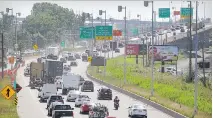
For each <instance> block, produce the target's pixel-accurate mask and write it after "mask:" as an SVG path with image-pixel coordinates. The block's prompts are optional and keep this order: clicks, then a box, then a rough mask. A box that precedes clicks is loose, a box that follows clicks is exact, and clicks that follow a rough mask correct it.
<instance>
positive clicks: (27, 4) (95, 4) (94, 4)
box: [0, 0, 212, 21]
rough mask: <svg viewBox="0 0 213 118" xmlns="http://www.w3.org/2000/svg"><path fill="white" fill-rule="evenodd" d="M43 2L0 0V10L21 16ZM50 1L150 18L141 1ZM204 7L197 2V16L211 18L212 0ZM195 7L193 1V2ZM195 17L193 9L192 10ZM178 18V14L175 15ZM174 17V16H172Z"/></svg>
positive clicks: (162, 5) (119, 16)
mask: <svg viewBox="0 0 213 118" xmlns="http://www.w3.org/2000/svg"><path fill="white" fill-rule="evenodd" d="M37 2H44V1H0V11H5V9H6V8H7V7H9V8H13V9H14V13H17V12H21V13H22V17H26V16H27V15H30V11H31V9H32V7H33V4H34V3H37ZM48 2H51V3H56V4H58V5H60V6H62V7H65V8H69V9H73V10H74V12H82V11H84V12H90V13H93V14H94V17H97V16H98V10H100V9H102V10H106V11H107V18H109V17H113V18H117V19H122V18H123V17H124V12H121V13H119V12H118V11H117V6H118V5H122V6H126V7H127V18H129V17H130V18H131V19H136V18H137V14H141V16H142V17H141V19H142V20H151V7H150V6H149V7H148V8H146V7H144V6H143V1H54V2H52V1H48ZM204 3H205V8H204V4H202V2H200V3H199V8H198V9H199V11H198V18H203V17H204V9H205V16H206V18H207V17H208V18H209V17H210V18H212V0H209V1H205V2H204ZM187 4H188V3H187V2H181V1H173V2H172V3H171V4H170V7H171V8H172V7H176V10H177V11H179V10H180V7H181V6H182V7H187V6H188V5H187ZM193 6H194V7H195V2H193ZM159 8H169V1H154V10H155V11H157V13H158V9H159ZM193 13H194V15H193V16H194V18H195V9H194V11H193ZM176 18H177V19H179V16H177V17H176ZM173 19H174V17H173ZM162 20H163V21H168V19H161V18H158V16H157V21H162Z"/></svg>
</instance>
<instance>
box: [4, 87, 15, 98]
mask: <svg viewBox="0 0 213 118" xmlns="http://www.w3.org/2000/svg"><path fill="white" fill-rule="evenodd" d="M15 93H16V92H15V91H14V89H13V87H11V86H10V85H7V86H5V87H4V89H2V90H1V94H2V95H3V96H4V97H5V98H6V99H7V100H9V99H10V98H11V97H12V96H13V95H14V94H15Z"/></svg>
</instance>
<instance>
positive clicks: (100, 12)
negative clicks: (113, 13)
mask: <svg viewBox="0 0 213 118" xmlns="http://www.w3.org/2000/svg"><path fill="white" fill-rule="evenodd" d="M103 13H105V26H106V10H105V11H104V10H99V15H100V16H102V14H103ZM105 44H106V39H104V45H105ZM108 55H109V52H108ZM104 77H106V53H104Z"/></svg>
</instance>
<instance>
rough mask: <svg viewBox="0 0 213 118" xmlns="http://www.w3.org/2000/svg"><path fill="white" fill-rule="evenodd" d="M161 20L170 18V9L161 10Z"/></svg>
mask: <svg viewBox="0 0 213 118" xmlns="http://www.w3.org/2000/svg"><path fill="white" fill-rule="evenodd" d="M159 18H170V8H159Z"/></svg>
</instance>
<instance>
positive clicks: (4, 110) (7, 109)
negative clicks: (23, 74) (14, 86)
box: [0, 77, 19, 118]
mask: <svg viewBox="0 0 213 118" xmlns="http://www.w3.org/2000/svg"><path fill="white" fill-rule="evenodd" d="M6 85H11V81H10V79H9V78H8V77H5V78H4V79H3V80H2V79H1V80H0V90H2V89H3V88H4V87H5V86H6ZM14 98H15V95H14V96H13V97H12V98H11V99H10V100H7V99H5V98H4V97H3V96H2V95H0V118H19V116H18V113H17V108H16V106H15V105H14Z"/></svg>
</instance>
